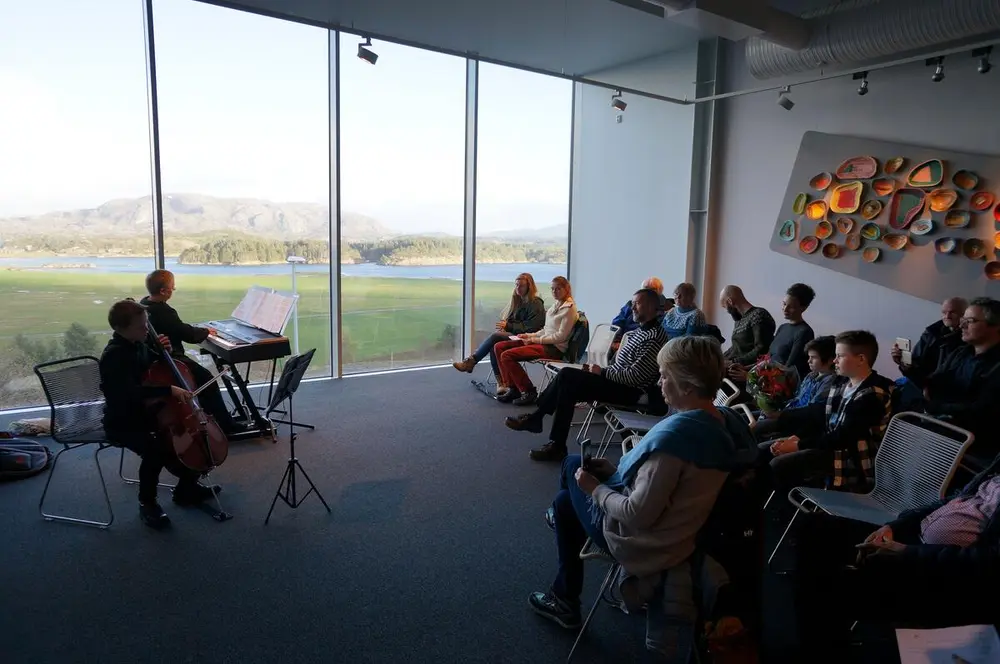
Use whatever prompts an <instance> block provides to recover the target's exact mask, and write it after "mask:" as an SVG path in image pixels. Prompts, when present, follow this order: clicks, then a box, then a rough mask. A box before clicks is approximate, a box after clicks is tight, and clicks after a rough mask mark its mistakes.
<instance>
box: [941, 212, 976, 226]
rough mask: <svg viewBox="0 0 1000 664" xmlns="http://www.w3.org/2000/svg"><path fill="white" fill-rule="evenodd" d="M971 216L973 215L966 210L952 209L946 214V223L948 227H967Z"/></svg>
mask: <svg viewBox="0 0 1000 664" xmlns="http://www.w3.org/2000/svg"><path fill="white" fill-rule="evenodd" d="M971 218H972V215H970V214H969V213H968V212H966V211H965V210H950V211H949V212H948V214H946V215H945V216H944V225H945V226H947V227H948V228H965V227H966V226H968V225H969V220H970V219H971Z"/></svg>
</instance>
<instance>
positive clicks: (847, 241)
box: [844, 233, 861, 251]
mask: <svg viewBox="0 0 1000 664" xmlns="http://www.w3.org/2000/svg"><path fill="white" fill-rule="evenodd" d="M844 246H845V247H847V248H848V249H850V250H851V251H857V250H858V249H860V248H861V234H860V233H851V234H849V235H848V236H847V237H845V238H844Z"/></svg>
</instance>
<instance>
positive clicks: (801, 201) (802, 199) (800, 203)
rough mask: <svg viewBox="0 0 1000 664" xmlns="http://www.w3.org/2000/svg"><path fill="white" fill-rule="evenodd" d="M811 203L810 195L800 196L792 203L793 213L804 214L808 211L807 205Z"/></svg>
mask: <svg viewBox="0 0 1000 664" xmlns="http://www.w3.org/2000/svg"><path fill="white" fill-rule="evenodd" d="M808 202H809V194H798V195H797V196H796V197H795V200H794V201H793V202H792V212H794V213H795V214H802V213H803V212H805V211H806V203H808Z"/></svg>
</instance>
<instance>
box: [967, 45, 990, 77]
mask: <svg viewBox="0 0 1000 664" xmlns="http://www.w3.org/2000/svg"><path fill="white" fill-rule="evenodd" d="M991 53H993V47H992V46H987V47H985V48H977V49H976V50H975V51H973V52H972V57H974V58H979V67H977V68H976V71H978V72H979V73H980V74H988V73H989V71H990V70H991V69H993V65H992V64H991V63H990V54H991Z"/></svg>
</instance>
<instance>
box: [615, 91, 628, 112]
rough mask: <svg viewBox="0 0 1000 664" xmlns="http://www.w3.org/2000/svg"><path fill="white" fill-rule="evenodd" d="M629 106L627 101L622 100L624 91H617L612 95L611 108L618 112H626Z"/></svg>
mask: <svg viewBox="0 0 1000 664" xmlns="http://www.w3.org/2000/svg"><path fill="white" fill-rule="evenodd" d="M626 106H628V104H627V103H625V100H624V99H622V91H621V90H615V93H614V94H613V95H611V108H613V109H615V110H617V111H624V110H625V107H626Z"/></svg>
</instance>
